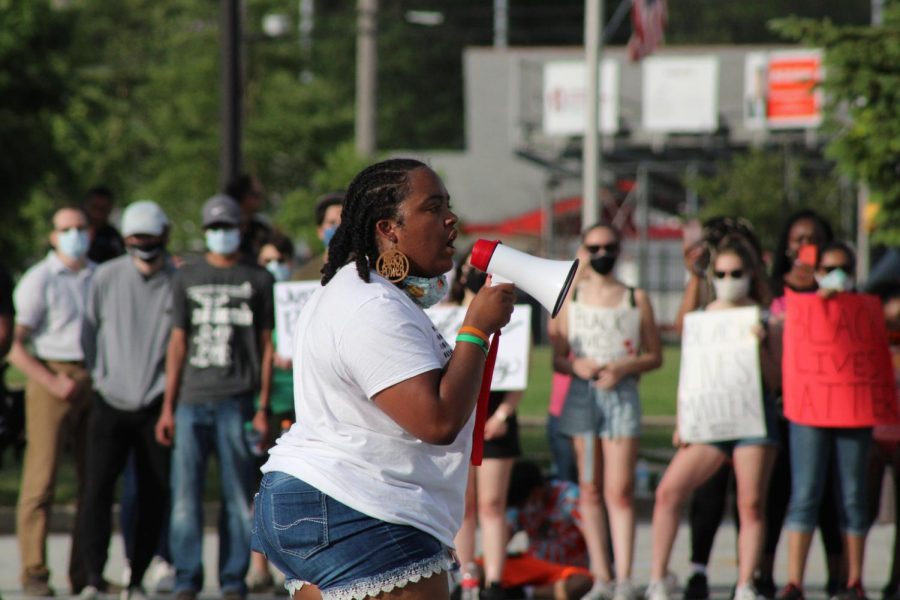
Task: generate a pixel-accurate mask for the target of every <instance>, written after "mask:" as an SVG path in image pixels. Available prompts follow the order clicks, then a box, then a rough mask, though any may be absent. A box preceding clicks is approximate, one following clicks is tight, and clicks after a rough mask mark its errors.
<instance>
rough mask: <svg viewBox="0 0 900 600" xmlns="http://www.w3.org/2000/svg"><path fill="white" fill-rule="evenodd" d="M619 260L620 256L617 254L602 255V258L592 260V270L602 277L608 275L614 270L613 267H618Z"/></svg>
mask: <svg viewBox="0 0 900 600" xmlns="http://www.w3.org/2000/svg"><path fill="white" fill-rule="evenodd" d="M617 258H618V256H616V255H615V254H601V255H600V256H594V257H592V258H591V268H592V269H593V270H595V271H597V272H598V273H600V274H601V275H607V274H608V273H609V272H610V271H612V270H613V267H614V266H616V259H617Z"/></svg>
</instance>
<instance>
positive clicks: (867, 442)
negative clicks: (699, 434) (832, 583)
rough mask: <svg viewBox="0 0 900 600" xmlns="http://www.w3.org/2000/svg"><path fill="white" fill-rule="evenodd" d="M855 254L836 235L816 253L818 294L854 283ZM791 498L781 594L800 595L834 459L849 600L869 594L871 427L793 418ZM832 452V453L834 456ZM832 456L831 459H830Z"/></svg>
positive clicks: (791, 598)
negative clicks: (864, 570)
mask: <svg viewBox="0 0 900 600" xmlns="http://www.w3.org/2000/svg"><path fill="white" fill-rule="evenodd" d="M855 265H856V257H855V254H854V252H853V251H852V250H851V249H850V247H849V246H847V245H846V244H845V243H843V242H840V241H836V240H833V241H831V242H828V243H826V244H824V245H823V246H821V247H820V248H819V251H818V253H817V259H816V264H815V271H814V276H815V279H816V282H817V284H818V288H819V289H818V292H817V293H818V294H820V295H821V296H823V297H825V298H829V297H831V296H833V295H835V294H837V293H840V292H847V291H852V290H853V289H854V285H855V284H854V272H855ZM789 436H790V446H791V498H790V503H789V505H788V513H787V519H786V526H785V529H787V531H788V583H787V585H785V587H784V588H783V589H782V591H781V592H780V593H779V595H778V598H779V599H780V600H802V599H803V598H804V592H803V582H804V576H805V573H806V559H807V556H808V555H809V547H810V544H811V543H812V534H813V530H814V529H815V526H816V521H817V518H818V515H819V509H820V506H821V503H822V499H823V497H824V496H825V495H826V493H827V491H828V490H827V489H826V486H825V485H824V479H825V475H826V473H827V472H828V471H829V470H830V469H829V467H830V464H833V465H834V470H835V471H836V478H837V486H836V487H837V494H838V523H839V526H840V529H841V531H842V532H843V537H844V548H845V549H846V559H847V584H846V589H845V590H844V591H843V592H841V595H842V596H843V597H844V598H846V599H847V600H850V599H853V600H857V599H860V600H861V599H863V598H865V590H864V589H863V585H862V566H863V552H864V550H865V541H866V533H867V532H868V528H869V517H868V505H867V503H866V473H867V471H868V462H869V449H870V447H871V444H872V428H871V427H846V428H841V427H813V426H808V425H801V424H799V423H794V422H791V423H790V431H789ZM832 457H833V459H832ZM832 461H833V462H832Z"/></svg>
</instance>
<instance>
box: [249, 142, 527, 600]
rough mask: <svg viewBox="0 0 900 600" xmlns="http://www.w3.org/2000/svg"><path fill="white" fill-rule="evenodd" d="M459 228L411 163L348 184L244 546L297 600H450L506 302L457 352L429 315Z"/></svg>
mask: <svg viewBox="0 0 900 600" xmlns="http://www.w3.org/2000/svg"><path fill="white" fill-rule="evenodd" d="M457 221H458V219H457V217H456V215H455V214H454V213H453V212H452V210H451V209H450V197H449V195H448V193H447V190H446V189H445V188H444V184H443V183H442V182H441V179H440V178H439V177H438V176H437V175H436V174H435V172H434V171H432V170H431V169H430V168H428V167H427V166H426V165H425V164H423V163H421V162H419V161H416V160H410V159H391V160H386V161H383V162H379V163H377V164H374V165H372V166H370V167H367V168H366V169H364V170H363V171H362V172H360V173H359V174H358V175H357V176H356V177H355V178H354V179H353V181H352V182H351V183H350V186H349V188H348V190H347V195H346V199H345V202H344V208H343V215H342V221H341V225H340V226H339V227H338V229H337V231H336V232H335V234H334V237H333V238H332V240H331V244H330V245H329V248H328V261H327V262H326V264H325V267H324V268H323V271H322V272H323V276H322V284H323V285H322V287H321V288H319V289H318V290H317V291H316V292H315V293H314V294H313V296H312V297H311V299H310V300H309V301H308V303H307V304H306V305H305V306H304V308H303V311H302V313H301V315H300V318H299V321H298V323H297V326H296V330H295V343H294V355H293V364H294V381H295V388H294V405H295V410H296V413H297V416H298V422H297V423H296V424H295V425H294V426H293V427H292V428H291V429H290V430H289V431H287V432H286V433H285V434H283V435H282V436H281V438H279V439H278V442H277V443H276V445H275V447H274V448H272V449H271V450H270V451H269V454H270V457H269V460H268V462H266V464H265V465H264V466H263V468H262V470H263V472H264V476H263V480H262V483H261V485H260V491H259V494H258V495H257V498H256V502H255V513H254V517H253V528H252V529H253V536H252V540H251V545H252V547H253V549H254V550H257V551H259V552H262V553H263V554H265V555H266V556H267V557H268V558H269V560H270V561H271V562H272V563H273V564H274V565H275V566H276V567H277V568H278V569H280V570H281V571H282V572H283V573H284V574H285V575H286V578H287V583H286V587H287V588H288V589H289V590H290V591H291V592H296V591H297V590H300V592H301V594H303V593H304V592H306V589H305V586H306V584H313V585H314V586H316V587H317V588H318V590H319V591H321V597H322V598H325V599H328V598H345V597H346V598H349V597H354V598H364V597H377V596H381V595H382V594H384V595H387V594H390V597H392V598H408V599H422V600H426V599H427V600H432V599H437V600H441V599H445V600H446V599H447V598H449V582H448V579H447V571H448V569H450V568H451V566H452V565H453V557H452V552H451V548H452V547H453V537H454V535H455V534H456V532H457V531H458V530H459V528H460V525H461V524H462V517H463V506H464V494H465V489H466V476H467V473H468V468H469V460H470V454H471V449H472V430H473V422H474V418H472V417H473V411H474V409H475V405H476V400H477V397H478V393H479V389H480V387H481V379H482V373H483V371H484V368H485V361H486V355H487V353H488V346H487V343H486V340H487V338H488V337H489V336H490V335H492V334H494V333H495V332H496V331H498V330H499V329H500V328H501V327H503V326H504V325H505V324H506V323H507V322H509V319H510V315H511V314H512V309H513V302H514V296H515V294H514V291H513V288H512V286H511V285H509V284H506V285H497V286H491V285H485V286H484V287H483V288H482V289H481V290H480V291H479V292H478V294H476V295H475V298H474V299H473V300H472V302H471V304H470V305H469V308H468V310H467V312H466V316H465V319H464V321H463V327H462V329H461V333H460V334H459V336H458V337H457V344H456V347H455V348H453V349H451V348H450V346H449V345H448V344H447V343H446V341H444V339H443V338H442V337H441V335H440V334H439V333H438V332H437V330H436V329H435V327H434V325H433V324H432V322H431V320H430V319H429V318H428V316H427V315H426V314H425V312H424V310H423V309H424V308H426V307H428V306H431V305H432V304H434V303H436V302H437V301H438V300H440V299H441V298H442V297H443V296H444V295H445V293H446V288H447V283H446V279H444V273H446V272H447V271H449V270H450V269H452V268H453V255H454V253H455V249H454V241H455V240H456V235H457V231H456V224H457ZM301 588H303V589H301ZM313 590H314V591H313V594H315V589H314V588H313ZM294 597H295V598H298V597H299V596H298V595H295V596H294Z"/></svg>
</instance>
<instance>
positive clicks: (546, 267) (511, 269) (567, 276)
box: [471, 240, 578, 317]
mask: <svg viewBox="0 0 900 600" xmlns="http://www.w3.org/2000/svg"><path fill="white" fill-rule="evenodd" d="M471 263H472V266H473V267H475V268H476V269H478V270H480V271H484V272H485V273H490V274H491V275H493V276H494V283H498V279H499V278H503V279H505V280H507V281H509V282H510V283H513V284H515V285H516V287H519V288H522V289H523V290H524V291H525V292H526V293H527V294H528V295H530V296H531V297H532V298H534V299H535V300H537V301H538V302H540V303H541V304H542V305H543V306H544V308H546V309H547V310H548V311H550V316H551V317H556V315H557V314H558V313H559V310H560V309H561V308H562V305H563V302H564V301H565V299H566V294H568V292H569V288H570V287H571V286H572V280H573V279H575V271H576V269H578V259H575V260H572V261H569V260H550V259H547V258H538V257H537V256H532V255H530V254H526V253H524V252H519V251H518V250H513V249H512V248H510V247H508V246H504V245H503V244H502V243H501V242H500V241H499V240H494V241H489V240H478V241H477V242H475V246H474V247H473V248H472V260H471Z"/></svg>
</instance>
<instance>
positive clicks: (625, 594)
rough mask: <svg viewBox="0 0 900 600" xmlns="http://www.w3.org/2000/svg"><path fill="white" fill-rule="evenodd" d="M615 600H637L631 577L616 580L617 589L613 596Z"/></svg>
mask: <svg viewBox="0 0 900 600" xmlns="http://www.w3.org/2000/svg"><path fill="white" fill-rule="evenodd" d="M612 598H613V600H635V598H637V594H636V593H635V590H634V585H632V583H631V580H630V579H623V580H621V581H616V589H615V592H614V593H613V596H612Z"/></svg>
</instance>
